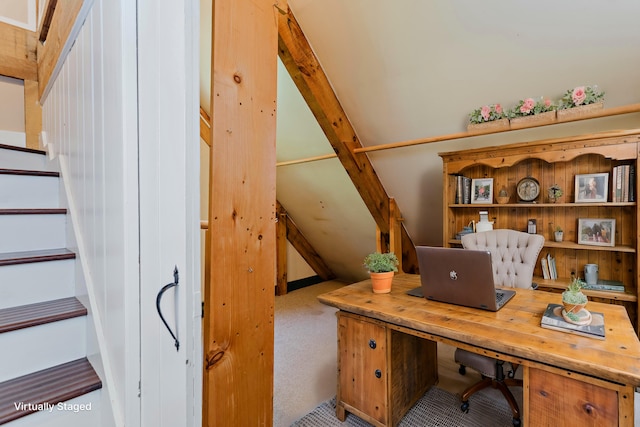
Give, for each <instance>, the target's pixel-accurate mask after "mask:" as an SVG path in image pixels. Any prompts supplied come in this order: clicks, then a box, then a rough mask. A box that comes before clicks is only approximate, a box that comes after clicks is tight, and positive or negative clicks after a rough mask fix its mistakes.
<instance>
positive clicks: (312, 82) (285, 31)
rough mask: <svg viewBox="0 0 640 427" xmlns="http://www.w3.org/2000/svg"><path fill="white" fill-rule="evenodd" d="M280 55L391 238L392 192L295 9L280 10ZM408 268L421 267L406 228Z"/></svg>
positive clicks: (361, 193) (337, 152)
mask: <svg viewBox="0 0 640 427" xmlns="http://www.w3.org/2000/svg"><path fill="white" fill-rule="evenodd" d="M278 15H279V18H278V19H279V21H278V55H279V56H280V59H281V60H282V63H283V64H284V66H285V67H286V69H287V71H288V72H289V75H290V76H291V78H292V79H293V81H294V83H295V84H296V86H297V87H298V90H299V91H300V93H301V94H302V97H303V98H304V99H305V101H306V102H307V105H308V106H309V108H310V109H311V112H312V113H313V115H314V116H315V117H316V120H317V121H318V124H319V125H320V127H321V128H322V130H323V131H324V134H325V135H326V137H327V139H328V140H329V143H330V144H331V146H332V147H333V150H334V151H335V152H336V154H337V156H338V159H339V160H340V162H341V163H342V165H343V166H344V168H345V170H346V171H347V174H348V175H349V177H350V178H351V180H352V181H353V183H354V185H355V187H356V189H357V190H358V192H359V193H360V196H361V197H362V200H363V201H364V203H365V205H366V206H367V208H368V209H369V212H370V213H371V215H372V217H373V219H374V221H375V222H376V225H377V227H378V228H379V230H380V232H381V233H382V234H385V235H386V237H385V240H387V241H388V239H389V238H388V234H389V232H390V229H389V224H390V222H389V218H390V217H389V196H388V195H387V193H386V191H385V189H384V187H383V186H382V183H381V182H380V180H379V179H378V176H377V175H376V173H375V170H374V169H373V166H372V165H371V162H370V161H369V158H368V157H367V156H366V155H361V154H354V150H355V149H357V148H361V147H362V144H361V142H360V140H359V139H358V136H357V135H356V132H355V130H354V129H353V126H352V125H351V123H350V122H349V119H348V118H347V116H346V114H345V112H344V110H343V109H342V106H341V105H340V102H339V101H338V98H337V97H336V95H335V93H334V92H333V89H332V87H331V85H330V84H329V80H328V78H327V76H326V75H325V73H324V71H323V69H322V67H321V66H320V63H319V61H318V59H317V58H316V56H315V54H314V53H313V51H312V49H311V46H310V45H309V42H308V41H307V39H306V37H305V36H304V33H303V32H302V29H301V28H300V26H299V25H298V22H297V21H296V19H295V17H294V16H293V13H292V12H291V10H290V9H289V10H287V12H286V13H279V14H278ZM402 230H403V232H402V243H403V244H402V246H403V256H405V254H406V259H405V261H406V262H405V268H407V269H408V270H405V271H407V272H414V271H417V262H415V260H416V259H417V258H416V257H415V248H414V246H413V243H412V241H411V238H410V237H409V235H408V234H407V233H406V230H405V229H404V228H402Z"/></svg>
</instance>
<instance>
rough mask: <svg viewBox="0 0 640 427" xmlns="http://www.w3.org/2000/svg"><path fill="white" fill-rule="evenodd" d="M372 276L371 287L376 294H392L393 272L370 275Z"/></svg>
mask: <svg viewBox="0 0 640 427" xmlns="http://www.w3.org/2000/svg"><path fill="white" fill-rule="evenodd" d="M369 274H370V275H371V287H372V288H373V293H375V294H388V293H389V292H391V283H392V282H393V275H394V272H393V271H387V272H384V273H369Z"/></svg>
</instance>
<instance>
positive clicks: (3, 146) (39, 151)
mask: <svg viewBox="0 0 640 427" xmlns="http://www.w3.org/2000/svg"><path fill="white" fill-rule="evenodd" d="M0 148H2V149H4V150H13V151H23V152H25V153H33V154H41V155H43V156H44V155H45V154H47V153H46V151H43V150H36V149H34V148H26V147H16V146H15V145H8V144H0Z"/></svg>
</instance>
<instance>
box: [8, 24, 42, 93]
mask: <svg viewBox="0 0 640 427" xmlns="http://www.w3.org/2000/svg"><path fill="white" fill-rule="evenodd" d="M37 42H38V38H37V35H36V33H34V32H33V31H28V30H25V29H23V28H18V27H15V26H13V25H9V24H5V23H4V22H0V74H1V75H3V76H8V77H13V78H16V79H21V80H34V81H35V80H38V64H37V62H36V50H37Z"/></svg>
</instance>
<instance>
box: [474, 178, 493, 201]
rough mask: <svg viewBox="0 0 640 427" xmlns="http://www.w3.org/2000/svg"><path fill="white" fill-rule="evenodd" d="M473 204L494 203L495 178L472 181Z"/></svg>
mask: <svg viewBox="0 0 640 427" xmlns="http://www.w3.org/2000/svg"><path fill="white" fill-rule="evenodd" d="M471 203H475V204H490V203H493V178H474V179H472V180H471Z"/></svg>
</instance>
